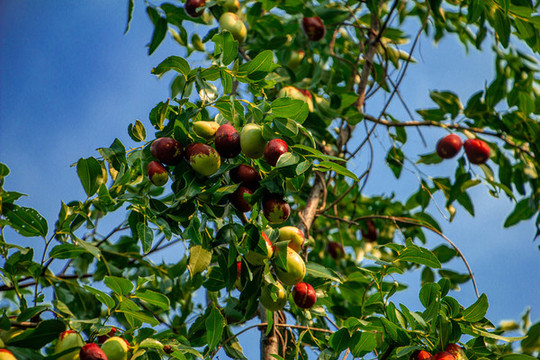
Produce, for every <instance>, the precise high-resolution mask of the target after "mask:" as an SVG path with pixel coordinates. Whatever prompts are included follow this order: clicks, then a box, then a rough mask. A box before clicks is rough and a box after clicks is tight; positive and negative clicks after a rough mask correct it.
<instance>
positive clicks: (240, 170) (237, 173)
mask: <svg viewBox="0 0 540 360" xmlns="http://www.w3.org/2000/svg"><path fill="white" fill-rule="evenodd" d="M229 175H230V176H231V180H232V181H233V182H234V183H235V184H240V183H241V184H242V185H243V186H245V187H248V188H250V189H251V190H255V189H257V188H258V187H259V181H261V177H260V176H259V173H258V172H257V170H255V169H254V168H252V167H251V166H249V165H244V164H241V165H238V166H237V167H235V168H234V169H231V170H230V171H229Z"/></svg>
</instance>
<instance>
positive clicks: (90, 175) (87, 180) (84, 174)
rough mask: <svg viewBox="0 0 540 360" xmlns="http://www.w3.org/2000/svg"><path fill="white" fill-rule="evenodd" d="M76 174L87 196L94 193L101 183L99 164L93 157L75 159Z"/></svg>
mask: <svg viewBox="0 0 540 360" xmlns="http://www.w3.org/2000/svg"><path fill="white" fill-rule="evenodd" d="M77 175H79V179H80V180H81V184H82V186H83V188H84V192H85V193H86V195H87V196H88V197H90V196H92V195H94V194H95V193H96V191H97V190H98V189H99V186H100V185H101V184H102V183H103V170H102V168H101V164H100V163H99V161H97V160H96V159H95V158H93V157H89V158H87V159H83V158H81V159H79V161H77Z"/></svg>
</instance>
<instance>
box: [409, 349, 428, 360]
mask: <svg viewBox="0 0 540 360" xmlns="http://www.w3.org/2000/svg"><path fill="white" fill-rule="evenodd" d="M432 356H433V355H431V353H429V352H427V351H425V350H417V351H415V352H414V353H413V354H412V356H411V358H410V360H428V359H431V357H432Z"/></svg>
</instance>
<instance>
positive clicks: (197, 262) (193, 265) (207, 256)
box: [188, 245, 212, 276]
mask: <svg viewBox="0 0 540 360" xmlns="http://www.w3.org/2000/svg"><path fill="white" fill-rule="evenodd" d="M210 260H212V252H211V251H209V250H206V249H205V248H203V247H202V246H201V245H195V246H192V247H190V248H189V264H188V270H189V273H190V274H191V276H194V275H195V274H198V273H200V272H202V271H204V270H206V268H207V267H208V265H210Z"/></svg>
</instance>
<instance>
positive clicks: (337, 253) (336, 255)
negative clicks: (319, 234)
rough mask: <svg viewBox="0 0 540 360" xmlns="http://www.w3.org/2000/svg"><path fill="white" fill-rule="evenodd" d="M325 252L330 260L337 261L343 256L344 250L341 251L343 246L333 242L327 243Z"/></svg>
mask: <svg viewBox="0 0 540 360" xmlns="http://www.w3.org/2000/svg"><path fill="white" fill-rule="evenodd" d="M326 251H328V253H329V254H330V256H331V257H332V259H334V260H339V259H341V258H343V256H344V255H345V250H344V249H343V246H342V245H341V244H340V243H338V242H335V241H330V242H329V243H328V245H327V246H326Z"/></svg>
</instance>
